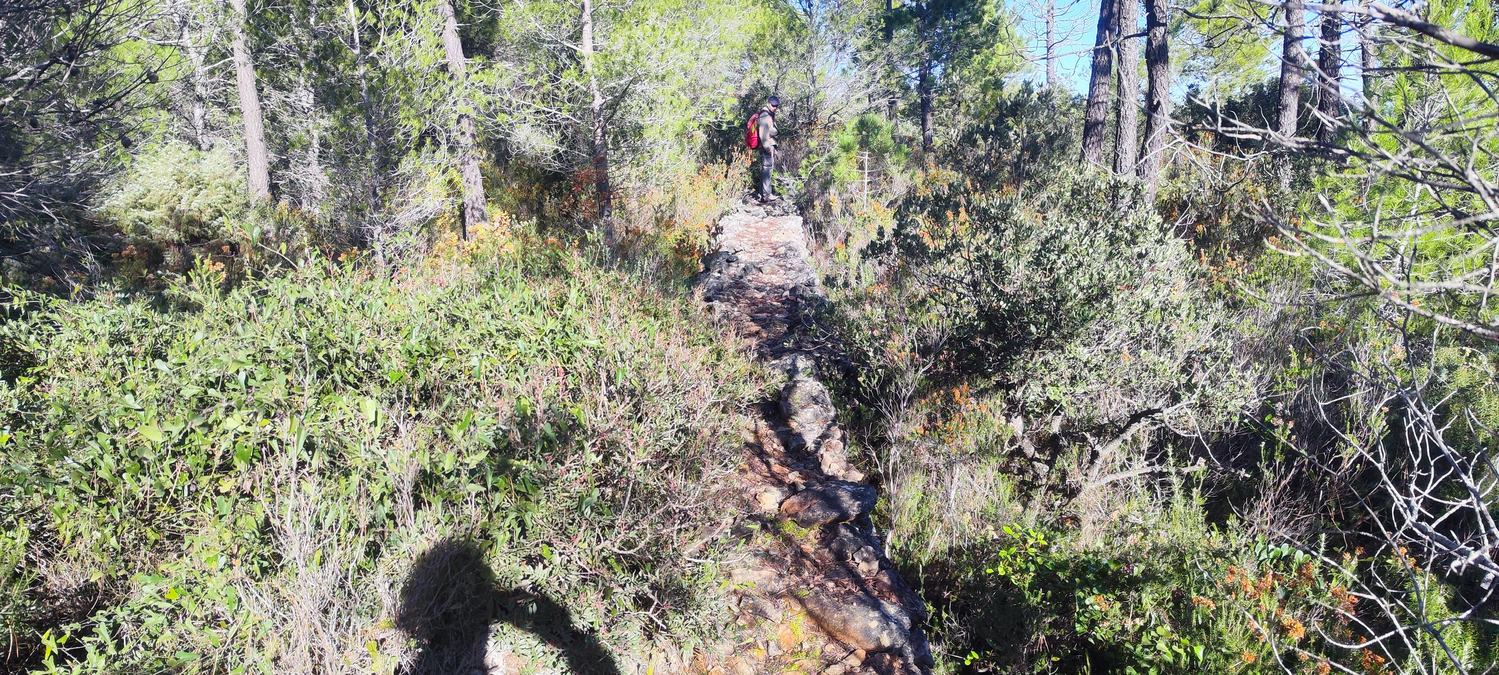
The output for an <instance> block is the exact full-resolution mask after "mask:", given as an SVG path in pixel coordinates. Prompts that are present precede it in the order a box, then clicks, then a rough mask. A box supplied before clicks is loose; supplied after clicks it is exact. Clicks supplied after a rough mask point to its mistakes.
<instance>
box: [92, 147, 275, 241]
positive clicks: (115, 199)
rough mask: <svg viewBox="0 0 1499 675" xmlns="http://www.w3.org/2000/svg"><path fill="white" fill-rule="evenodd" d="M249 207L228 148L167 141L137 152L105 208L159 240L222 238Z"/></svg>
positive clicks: (127, 227) (130, 228) (129, 227)
mask: <svg viewBox="0 0 1499 675" xmlns="http://www.w3.org/2000/svg"><path fill="white" fill-rule="evenodd" d="M248 208H249V202H248V200H247V198H246V196H245V176H244V172H243V170H241V169H240V167H239V165H238V164H237V163H236V162H235V160H234V158H233V157H231V156H230V154H229V152H228V150H226V149H225V148H224V146H222V145H221V146H218V147H215V148H214V149H212V150H207V151H204V150H198V149H196V148H193V147H190V146H188V145H185V144H183V143H175V142H168V143H162V144H160V145H157V146H155V147H153V148H151V149H149V150H146V151H144V152H142V153H141V154H139V155H137V156H136V157H135V158H134V160H133V161H132V162H131V164H130V168H129V169H127V170H126V171H125V172H124V173H122V174H121V175H120V176H118V177H117V178H116V179H115V180H113V181H112V182H111V183H110V184H109V186H108V187H107V188H106V189H105V191H104V195H103V197H102V199H101V202H100V208H99V210H100V212H101V213H102V214H103V215H104V216H105V217H106V218H108V219H110V220H112V221H114V222H115V223H116V224H117V225H118V226H119V227H120V228H121V229H123V230H124V231H125V232H126V233H128V234H130V235H132V236H135V237H140V238H143V239H146V240H149V241H152V242H155V243H158V244H198V243H203V242H207V241H212V240H215V239H223V238H225V237H228V236H229V235H230V233H231V228H232V227H233V225H234V223H235V219H236V218H238V217H240V216H243V215H244V214H245V212H246V211H247V210H248Z"/></svg>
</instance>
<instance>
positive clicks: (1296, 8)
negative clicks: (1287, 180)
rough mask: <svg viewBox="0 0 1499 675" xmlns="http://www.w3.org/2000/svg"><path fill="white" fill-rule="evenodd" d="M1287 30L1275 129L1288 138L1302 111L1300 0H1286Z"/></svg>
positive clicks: (1303, 58)
mask: <svg viewBox="0 0 1499 675" xmlns="http://www.w3.org/2000/svg"><path fill="white" fill-rule="evenodd" d="M1285 10H1286V34H1285V37H1284V39H1283V41H1282V43H1281V56H1280V103H1279V119H1278V124H1277V125H1276V131H1277V132H1278V133H1279V134H1280V135H1281V136H1283V137H1285V138H1292V137H1294V136H1295V135H1296V121H1297V118H1298V115H1299V113H1300V104H1301V82H1302V79H1303V76H1302V70H1303V68H1304V67H1305V64H1306V54H1305V53H1304V52H1303V51H1302V49H1301V35H1302V33H1303V28H1304V27H1305V25H1306V17H1305V16H1304V15H1303V12H1302V6H1301V0H1287V1H1286V3H1285Z"/></svg>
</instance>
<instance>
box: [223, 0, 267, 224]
mask: <svg viewBox="0 0 1499 675" xmlns="http://www.w3.org/2000/svg"><path fill="white" fill-rule="evenodd" d="M229 6H230V8H231V9H233V10H234V18H233V20H232V21H230V22H229V23H230V25H231V26H232V31H231V32H232V34H233V37H232V39H231V42H230V50H231V54H232V56H233V60H234V84H235V89H236V90H237V91H238V93H239V111H240V117H242V118H244V125H245V163H246V164H247V165H248V169H249V188H250V201H252V202H254V203H257V204H264V203H267V202H270V201H271V153H270V151H269V150H267V149H266V146H265V117H264V115H263V114H262V113H261V111H260V92H259V91H258V90H257V89H256V87H255V63H254V62H253V61H251V60H250V47H249V44H248V41H247V38H246V37H245V30H246V29H245V26H246V25H247V24H248V23H249V20H250V17H249V15H248V14H246V13H245V0H229Z"/></svg>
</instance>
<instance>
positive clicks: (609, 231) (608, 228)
mask: <svg viewBox="0 0 1499 675" xmlns="http://www.w3.org/2000/svg"><path fill="white" fill-rule="evenodd" d="M582 22H583V44H582V53H583V70H584V71H585V74H586V75H587V76H588V95H589V96H590V97H591V101H590V102H589V104H588V115H589V121H590V122H591V124H592V131H593V184H594V189H595V190H596V191H597V193H598V209H599V212H598V215H599V224H600V225H601V226H603V228H604V240H605V241H606V242H608V243H609V244H610V245H613V244H614V243H615V232H614V222H613V221H614V203H613V201H614V196H613V194H612V189H611V188H610V186H609V138H608V135H607V134H606V133H605V131H606V130H605V128H604V121H605V120H604V94H603V92H602V90H600V89H599V79H598V74H597V73H595V72H594V65H593V54H594V45H593V0H583V16H582Z"/></svg>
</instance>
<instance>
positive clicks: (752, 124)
mask: <svg viewBox="0 0 1499 675" xmlns="http://www.w3.org/2000/svg"><path fill="white" fill-rule="evenodd" d="M744 144H745V145H748V146H749V147H750V149H751V150H754V149H756V148H759V147H760V113H755V114H753V115H750V118H749V123H747V124H745V125H744Z"/></svg>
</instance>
